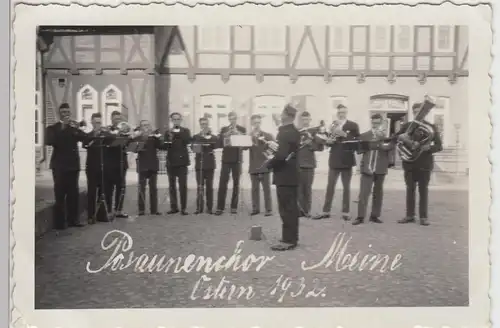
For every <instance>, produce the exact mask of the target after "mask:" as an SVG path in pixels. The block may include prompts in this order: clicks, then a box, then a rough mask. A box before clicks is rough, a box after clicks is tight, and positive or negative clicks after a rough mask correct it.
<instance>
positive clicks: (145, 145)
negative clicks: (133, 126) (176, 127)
mask: <svg viewBox="0 0 500 328" xmlns="http://www.w3.org/2000/svg"><path fill="white" fill-rule="evenodd" d="M134 142H137V143H142V145H141V146H140V147H142V148H140V149H139V150H138V151H137V159H136V163H137V172H145V171H153V172H158V170H159V169H160V163H159V160H158V149H160V148H161V147H162V142H161V140H160V138H156V137H153V136H149V137H146V136H141V137H138V138H136V139H135V140H134Z"/></svg>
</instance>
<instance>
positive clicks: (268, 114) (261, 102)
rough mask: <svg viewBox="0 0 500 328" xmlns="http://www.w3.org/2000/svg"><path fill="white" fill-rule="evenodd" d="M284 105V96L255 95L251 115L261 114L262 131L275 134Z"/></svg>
mask: <svg viewBox="0 0 500 328" xmlns="http://www.w3.org/2000/svg"><path fill="white" fill-rule="evenodd" d="M285 105H286V99H285V97H284V96H278V95H262V96H256V97H255V99H254V101H253V108H252V115H254V114H259V115H260V116H262V125H261V129H262V131H265V132H268V133H271V134H272V135H274V136H276V134H277V133H278V127H279V125H280V114H281V112H282V111H283V108H284V107H285Z"/></svg>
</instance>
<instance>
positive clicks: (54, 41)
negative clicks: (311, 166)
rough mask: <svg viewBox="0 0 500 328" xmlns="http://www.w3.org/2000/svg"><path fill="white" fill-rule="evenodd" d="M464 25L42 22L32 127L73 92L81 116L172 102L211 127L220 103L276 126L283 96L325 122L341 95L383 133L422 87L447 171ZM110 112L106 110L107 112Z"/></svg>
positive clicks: (363, 123)
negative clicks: (381, 124) (379, 121)
mask: <svg viewBox="0 0 500 328" xmlns="http://www.w3.org/2000/svg"><path fill="white" fill-rule="evenodd" d="M467 58H468V30H467V27H465V26H449V25H446V26H408V25H407V26H389V25H383V26H373V25H372V26H362V25H359V26H358V25H357V26H266V25H262V26H203V27H201V26H166V27H140V26H134V27H78V28H75V27H68V28H64V27H57V28H52V27H44V28H41V30H40V32H39V38H38V46H37V82H38V83H37V90H36V107H35V121H36V129H35V131H36V136H35V141H36V143H37V151H38V154H39V156H38V158H44V157H45V158H46V157H47V156H48V153H49V152H50V149H45V147H44V146H43V130H44V127H45V126H46V125H49V124H53V123H54V122H55V120H56V110H57V107H58V106H59V104H60V103H62V102H68V103H69V104H70V105H71V108H72V110H73V114H74V118H75V119H77V120H80V119H86V120H87V121H88V120H89V118H90V115H91V114H92V113H94V112H97V111H100V112H101V113H102V114H103V115H104V117H105V123H106V124H109V116H110V113H111V112H112V111H114V110H118V111H121V112H122V113H123V114H125V116H126V117H127V120H128V121H129V122H130V123H131V124H132V125H134V124H137V123H138V121H139V120H140V119H148V120H150V121H151V122H152V123H153V126H156V127H158V128H166V127H167V126H168V115H169V113H170V112H173V111H176V112H181V113H182V114H183V115H184V117H185V121H184V124H185V125H186V126H187V127H189V128H191V129H192V130H194V131H197V119H198V118H199V117H201V116H203V115H208V116H209V117H211V126H212V128H213V129H214V130H218V129H219V128H220V127H221V126H223V125H225V124H227V118H226V117H227V113H228V112H229V111H231V110H235V111H237V112H238V113H239V119H240V124H242V125H248V124H249V117H250V116H251V115H252V114H254V113H259V114H262V115H263V116H264V121H263V125H264V126H263V128H264V129H266V130H268V131H270V132H274V131H276V130H275V129H276V125H275V122H274V121H273V118H272V114H273V113H278V112H279V111H281V109H282V108H283V106H284V105H285V104H286V103H287V102H292V103H295V104H296V106H298V107H299V108H300V110H308V111H309V112H310V113H311V114H312V116H313V119H314V122H315V123H316V124H319V122H320V121H321V120H324V121H325V122H326V123H327V124H329V123H330V122H331V121H332V119H333V116H334V115H335V108H336V106H337V104H339V103H343V104H345V105H346V106H347V107H348V108H349V117H350V119H352V120H354V121H356V122H358V123H359V125H360V128H361V130H366V129H368V128H369V117H370V114H372V113H375V112H378V113H381V114H383V116H384V117H385V118H386V124H387V131H388V133H391V132H394V131H395V130H396V129H397V128H398V124H400V121H401V120H402V119H403V118H404V117H407V118H410V119H411V110H410V109H411V104H412V103H414V102H417V101H421V100H422V99H423V97H424V95H426V94H428V95H430V96H433V97H435V98H436V99H437V106H436V108H435V109H434V110H433V111H432V112H431V114H430V115H429V117H428V120H430V121H431V122H433V123H435V124H436V125H437V127H438V128H439V130H440V132H441V134H442V137H443V142H444V147H445V151H444V152H443V153H442V154H440V155H439V157H438V167H439V169H441V170H444V171H452V172H467V170H468V164H467V149H468V147H469V145H468V138H467V136H468V132H469V131H468V124H467V122H468V115H469V114H468V99H467V76H468V66H467ZM106 120H108V121H106Z"/></svg>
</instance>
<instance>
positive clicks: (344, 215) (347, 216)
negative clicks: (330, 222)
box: [342, 214, 351, 221]
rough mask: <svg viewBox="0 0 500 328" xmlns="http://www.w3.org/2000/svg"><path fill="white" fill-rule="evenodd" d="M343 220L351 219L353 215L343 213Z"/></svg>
mask: <svg viewBox="0 0 500 328" xmlns="http://www.w3.org/2000/svg"><path fill="white" fill-rule="evenodd" d="M342 220H344V221H349V220H351V217H350V216H349V215H346V214H343V215H342Z"/></svg>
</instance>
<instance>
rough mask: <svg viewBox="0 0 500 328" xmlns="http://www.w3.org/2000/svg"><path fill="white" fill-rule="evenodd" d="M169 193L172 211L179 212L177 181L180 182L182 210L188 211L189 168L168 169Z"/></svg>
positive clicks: (176, 167)
mask: <svg viewBox="0 0 500 328" xmlns="http://www.w3.org/2000/svg"><path fill="white" fill-rule="evenodd" d="M167 174H168V183H169V193H170V209H171V210H172V211H178V210H179V205H178V203H177V181H178V182H179V196H180V200H181V210H182V211H185V210H186V205H187V175H188V168H187V166H174V167H167Z"/></svg>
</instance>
